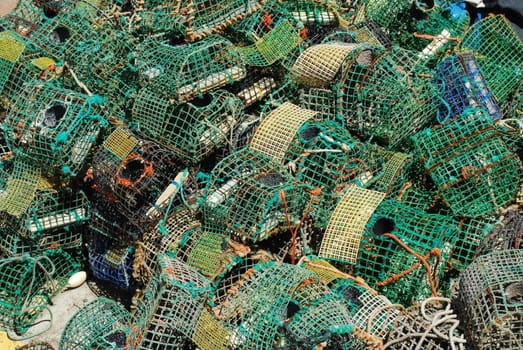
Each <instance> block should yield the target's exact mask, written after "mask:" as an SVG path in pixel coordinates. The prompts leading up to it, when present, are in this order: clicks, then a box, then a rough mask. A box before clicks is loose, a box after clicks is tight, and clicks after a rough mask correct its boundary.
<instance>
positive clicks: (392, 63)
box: [333, 44, 439, 150]
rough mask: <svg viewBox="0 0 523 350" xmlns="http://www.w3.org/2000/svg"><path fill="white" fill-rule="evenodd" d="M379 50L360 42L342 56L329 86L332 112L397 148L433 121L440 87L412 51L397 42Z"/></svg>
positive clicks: (357, 129) (350, 126) (353, 128)
mask: <svg viewBox="0 0 523 350" xmlns="http://www.w3.org/2000/svg"><path fill="white" fill-rule="evenodd" d="M380 51H381V49H379V48H377V47H374V48H369V47H365V46H363V47H362V45H361V44H360V45H359V47H358V48H357V49H355V50H354V53H355V54H354V53H352V54H351V56H349V57H353V58H352V59H350V60H346V62H345V64H344V67H343V68H342V69H343V77H342V78H341V79H339V80H338V81H337V82H336V85H335V87H334V88H333V89H334V91H336V95H337V99H336V102H335V103H336V113H337V117H338V118H343V119H344V120H345V123H346V126H347V128H348V129H349V130H350V131H352V132H354V133H356V134H357V135H359V136H361V137H363V138H371V137H372V138H373V140H374V142H378V143H379V144H381V145H387V146H389V147H390V148H393V149H395V150H400V148H406V146H407V145H408V144H409V138H410V137H411V136H412V135H413V134H415V133H416V132H417V131H419V130H421V129H422V128H424V127H426V126H428V125H429V124H431V123H432V121H433V119H434V117H436V115H437V110H438V107H439V106H438V104H437V100H438V96H439V92H438V91H437V89H436V88H435V87H434V86H433V85H432V81H431V78H432V75H431V71H430V70H428V69H427V68H426V67H425V66H423V65H421V64H419V63H418V61H419V60H418V57H417V55H416V53H415V52H413V51H407V50H404V49H401V48H399V47H394V48H392V49H390V50H387V51H385V52H381V53H380ZM354 58H356V59H355V60H354Z"/></svg>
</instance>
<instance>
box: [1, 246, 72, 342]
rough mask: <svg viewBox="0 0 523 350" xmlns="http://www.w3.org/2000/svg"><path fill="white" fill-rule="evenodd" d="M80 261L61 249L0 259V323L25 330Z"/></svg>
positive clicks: (11, 328)
mask: <svg viewBox="0 0 523 350" xmlns="http://www.w3.org/2000/svg"><path fill="white" fill-rule="evenodd" d="M78 267H79V266H78V264H77V263H76V262H75V261H74V260H73V259H72V258H71V256H70V255H69V254H67V253H65V252H63V251H61V250H51V251H46V252H44V253H43V254H42V255H39V256H34V257H31V256H30V255H23V256H20V257H11V258H4V259H1V260H0V277H1V278H0V324H1V325H2V328H4V329H10V330H13V331H16V332H17V333H18V334H24V333H25V332H27V330H28V329H29V328H30V327H31V325H33V323H34V321H35V320H36V319H37V318H38V316H39V315H40V313H41V312H42V311H43V310H44V309H45V308H46V307H47V305H48V303H49V302H50V299H51V298H52V297H53V296H55V295H57V294H58V293H60V292H61V291H62V290H63V289H64V288H65V286H66V284H67V281H68V279H69V277H70V276H71V275H72V274H73V273H74V272H76V271H78Z"/></svg>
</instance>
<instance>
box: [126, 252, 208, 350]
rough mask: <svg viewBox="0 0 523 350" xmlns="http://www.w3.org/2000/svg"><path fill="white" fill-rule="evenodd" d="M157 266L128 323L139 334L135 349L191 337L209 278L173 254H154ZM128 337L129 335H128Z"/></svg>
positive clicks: (153, 347) (177, 342)
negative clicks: (131, 324) (131, 319)
mask: <svg viewBox="0 0 523 350" xmlns="http://www.w3.org/2000/svg"><path fill="white" fill-rule="evenodd" d="M157 258H158V268H157V270H156V273H155V275H154V276H153V278H152V279H151V280H150V281H149V283H148V285H147V286H146V289H145V291H144V296H143V298H142V299H141V300H139V302H138V308H137V311H136V313H135V314H134V315H133V321H132V323H133V324H134V325H138V326H139V327H140V328H141V329H142V331H139V332H143V334H141V335H139V336H136V337H135V340H137V341H136V342H134V341H131V343H136V344H140V345H136V347H135V348H137V349H157V348H158V347H159V346H161V345H162V344H163V346H165V345H167V344H170V342H172V343H173V344H182V343H183V342H185V341H186V340H187V339H191V338H192V336H193V334H194V333H195V330H196V328H197V326H198V321H199V319H200V315H201V313H202V311H203V309H204V305H205V301H206V300H207V298H208V297H209V293H210V292H211V287H210V281H209V280H207V279H206V278H205V277H204V276H203V275H201V274H200V273H198V272H197V271H196V270H195V269H193V268H191V267H189V266H188V265H186V264H185V263H183V262H182V261H180V260H179V259H176V258H170V257H169V256H168V255H166V254H158V255H157ZM131 338H132V337H131Z"/></svg>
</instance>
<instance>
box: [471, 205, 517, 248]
mask: <svg viewBox="0 0 523 350" xmlns="http://www.w3.org/2000/svg"><path fill="white" fill-rule="evenodd" d="M492 220H496V223H495V225H493V226H494V228H493V229H492V230H491V231H490V232H489V234H488V235H487V236H486V237H485V238H484V239H483V240H482V241H481V242H480V243H481V244H479V246H478V248H477V249H476V250H475V252H474V253H475V256H476V257H477V256H480V255H485V254H488V253H490V252H492V251H496V250H504V249H521V248H523V245H522V244H521V243H522V242H521V238H520V237H521V235H522V233H523V217H522V215H521V213H520V212H519V209H518V208H514V207H512V208H511V207H509V208H508V209H507V210H503V212H502V213H501V214H499V215H497V216H496V217H495V218H492Z"/></svg>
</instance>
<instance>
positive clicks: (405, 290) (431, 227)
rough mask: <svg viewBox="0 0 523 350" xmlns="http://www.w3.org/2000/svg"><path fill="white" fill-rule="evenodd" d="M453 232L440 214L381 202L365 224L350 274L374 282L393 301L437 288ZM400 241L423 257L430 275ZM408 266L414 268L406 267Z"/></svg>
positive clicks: (417, 296)
mask: <svg viewBox="0 0 523 350" xmlns="http://www.w3.org/2000/svg"><path fill="white" fill-rule="evenodd" d="M458 233H459V231H458V227H457V226H456V225H455V224H454V223H453V222H452V221H451V220H450V219H449V218H448V217H446V216H442V215H438V214H427V213H425V212H423V211H421V210H419V209H414V208H409V207H406V206H405V205H403V204H400V203H398V202H396V201H393V200H386V201H383V202H382V203H381V204H380V205H379V206H378V207H377V208H376V210H375V211H374V213H373V214H372V217H371V218H370V220H369V221H368V222H367V224H366V226H365V232H364V234H363V238H362V239H361V244H360V246H359V251H358V257H357V263H356V271H355V273H356V275H358V276H360V277H362V278H363V279H364V280H365V281H366V282H367V283H368V284H369V285H370V286H373V287H374V286H377V287H380V290H381V291H382V293H383V295H385V296H386V297H387V298H389V299H390V301H392V302H393V303H401V304H403V305H410V304H412V302H413V301H414V300H420V299H423V298H425V297H428V296H430V295H431V294H432V293H434V291H437V290H438V285H439V281H440V280H442V278H443V274H444V271H445V262H446V261H447V260H448V258H449V255H450V249H451V248H452V247H453V246H454V245H455V240H456V237H457V235H458ZM401 245H405V246H407V247H409V248H410V249H412V250H413V251H414V252H415V253H416V254H419V255H421V256H423V257H424V258H425V260H426V261H427V263H428V264H429V265H430V266H431V273H430V278H428V276H427V270H426V269H425V268H424V267H423V265H421V264H419V260H418V258H417V257H416V256H415V255H413V254H412V253H411V252H409V251H407V250H406V249H404V248H403V247H402V246H401ZM413 265H416V267H415V268H414V269H413V270H409V269H410V268H411V267H412V266H413ZM407 270H409V272H408V273H407V274H405V275H402V276H401V277H400V278H399V279H396V277H397V276H396V275H398V274H402V273H403V272H405V271H407Z"/></svg>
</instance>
